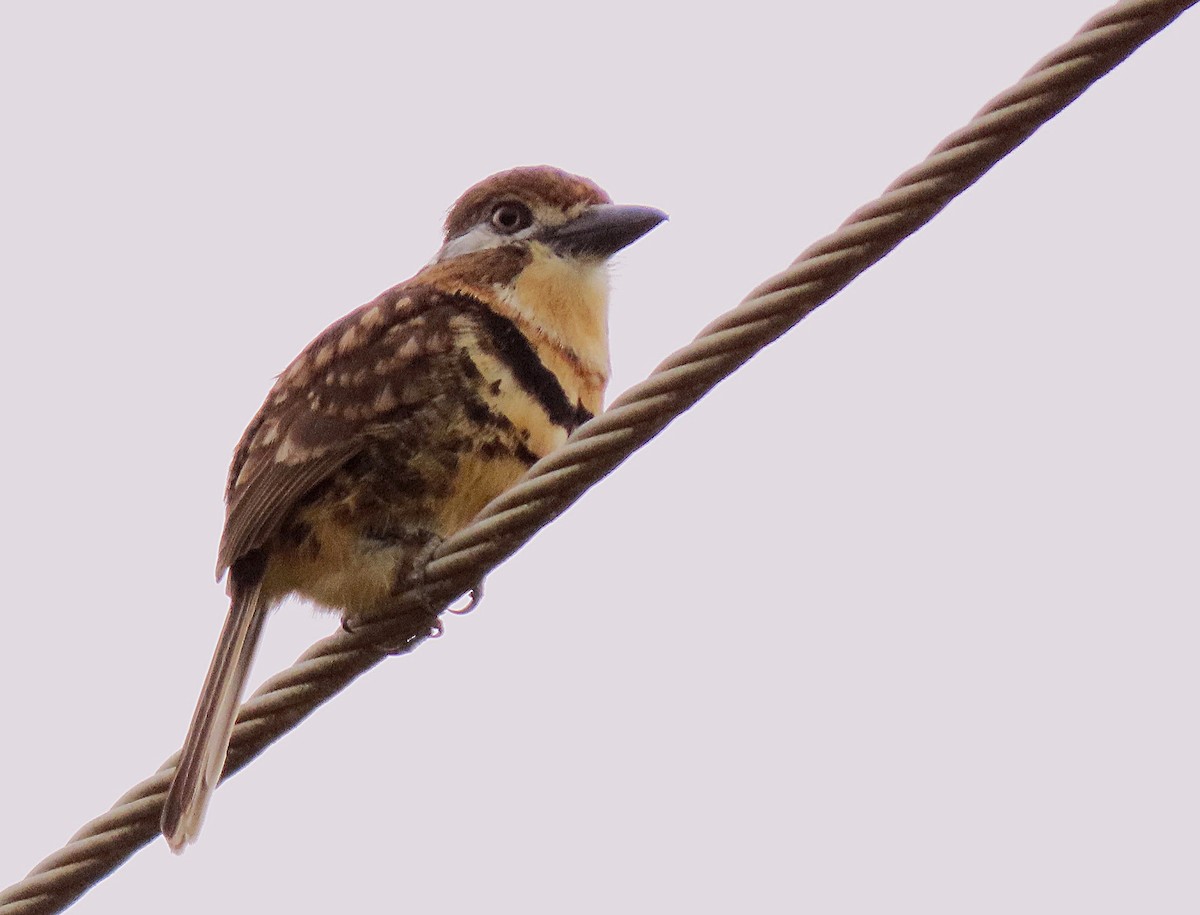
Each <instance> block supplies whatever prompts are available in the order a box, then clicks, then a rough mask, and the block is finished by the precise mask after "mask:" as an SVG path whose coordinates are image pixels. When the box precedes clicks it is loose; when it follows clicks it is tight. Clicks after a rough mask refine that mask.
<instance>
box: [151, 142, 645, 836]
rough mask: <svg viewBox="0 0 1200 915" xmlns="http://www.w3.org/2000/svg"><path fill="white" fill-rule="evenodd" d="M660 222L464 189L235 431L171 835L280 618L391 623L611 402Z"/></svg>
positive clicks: (601, 203) (196, 801)
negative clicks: (418, 586)
mask: <svg viewBox="0 0 1200 915" xmlns="http://www.w3.org/2000/svg"><path fill="white" fill-rule="evenodd" d="M666 218H667V216H666V214H665V213H663V212H662V211H661V210H658V209H655V208H653V207H647V206H633V205H617V204H614V203H613V202H612V199H611V198H610V197H609V195H608V194H607V193H605V192H604V191H603V190H601V188H600V187H599V186H598V185H596V184H595V183H594V182H592V181H591V180H589V179H587V178H583V177H580V176H578V175H573V174H570V173H568V172H565V171H562V170H560V169H558V168H554V167H551V166H548V165H539V166H525V167H519V168H513V169H509V170H507V171H503V172H500V173H498V174H495V175H492V176H491V177H489V178H485V179H484V180H483V181H480V182H479V183H477V184H475V185H473V186H472V187H470V188H468V189H467V191H466V192H465V193H463V194H462V196H461V197H459V198H458V200H457V202H455V203H454V205H453V206H452V207H451V208H450V210H449V212H448V215H447V217H446V220H445V225H444V230H445V239H444V243H443V244H442V246H441V248H440V249H439V250H438V252H437V253H436V255H435V256H434V257H433V259H432V260H431V261H430V262H429V263H428V264H427V265H426V266H425V267H423V268H422V269H421V270H419V271H418V272H417V273H416V274H415V275H414V276H412V277H411V278H410V279H408V280H405V281H404V282H402V283H400V284H398V285H396V286H393V287H392V288H390V289H388V290H386V291H385V292H383V293H381V294H380V295H379V296H378V297H376V298H375V299H374V300H372V301H370V302H368V303H367V304H365V305H363V306H362V307H360V308H358V309H356V310H354V311H352V312H350V313H349V314H348V315H346V316H345V317H343V318H341V319H340V320H338V321H336V322H335V323H333V324H332V325H331V326H330V327H328V328H327V329H326V330H325V331H323V332H322V333H321V334H319V335H318V336H317V338H316V339H315V340H313V341H312V342H311V343H310V344H309V345H308V346H307V347H305V348H304V350H303V351H302V352H301V353H300V355H298V356H297V357H296V358H295V360H293V361H292V363H291V364H290V365H289V366H288V367H287V368H286V369H285V370H284V371H283V372H282V374H280V375H279V376H278V378H277V379H276V381H275V384H274V385H273V387H272V388H271V389H270V391H269V392H268V394H267V396H266V400H265V401H264V403H263V405H262V407H261V408H260V409H259V411H258V413H257V414H256V415H255V416H254V418H253V419H252V420H251V422H250V424H249V426H248V427H247V428H246V431H245V433H244V434H243V435H242V438H241V440H240V441H239V443H238V445H237V447H236V449H235V451H234V457H233V461H232V464H231V466H230V470H229V478H228V482H227V485H226V490H225V504H226V514H225V526H224V530H223V532H222V535H221V542H220V546H219V549H218V560H217V578H218V580H220V579H221V577H222V576H225V577H226V591H227V593H228V596H229V611H228V614H227V616H226V619H225V623H224V626H223V628H222V630H221V634H220V637H219V640H218V643H217V647H216V650H215V652H214V654H213V658H212V662H211V664H210V666H209V669H208V673H207V675H206V677H205V680H204V685H203V688H202V690H201V693H200V698H199V700H198V702H197V704H196V710H195V713H194V714H193V717H192V720H191V724H190V726H189V728H188V732H187V736H186V738H185V740H184V743H183V748H182V750H181V751H180V757H179V762H178V764H177V766H176V769H175V774H174V776H173V779H172V781H171V786H170V789H169V790H168V793H167V796H166V799H165V802H164V806H163V811H162V818H161V822H160V827H161V831H162V834H163V836H164V837H165V838H166V840H167V843H168V844H169V846H170V847H171V850H172V851H174V852H176V853H179V852H182V851H183V850H184V848H185V847H186V846H187V845H188V844H190V843H191V842H194V841H195V839H196V836H197V834H198V833H199V830H200V827H201V825H202V822H203V819H204V815H205V812H206V809H207V806H208V802H209V800H210V798H211V795H212V792H213V790H214V789H215V788H216V785H217V782H218V781H219V780H220V777H221V773H222V770H223V769H224V765H225V757H226V752H227V750H228V747H229V741H230V737H231V734H232V731H233V724H234V721H235V719H236V717H237V708H238V705H239V703H240V700H241V695H242V692H243V690H244V688H245V685H246V679H247V676H248V674H249V671H250V666H251V663H252V661H253V659H254V653H255V647H256V645H257V643H258V641H259V638H260V636H261V634H262V631H263V624H264V622H265V621H266V618H267V616H268V614H269V612H270V611H271V610H272V609H273V608H274V607H275V606H277V605H278V604H279V603H280V602H281V601H282V600H283V599H284V598H286V597H288V596H290V595H297V596H299V597H301V598H304V599H307V600H308V601H309V602H311V603H312V604H313V605H315V606H316V607H317V608H318V609H324V610H329V611H332V612H336V613H339V614H341V616H342V622H343V625H344V626H347V627H351V626H352V625H353V623H354V621H355V620H356V619H363V618H375V617H377V616H379V615H383V614H386V613H387V612H388V609H389V603H390V602H392V603H394V602H395V601H396V599H397V595H398V594H399V593H400V592H402V591H403V590H404V589H405V588H406V587H409V586H411V585H412V583H413V582H414V580H416V579H417V578H419V574H420V570H421V567H422V565H423V564H424V562H426V561H427V560H428V558H429V556H430V555H431V553H432V551H433V550H434V549H435V548H436V546H437V545H438V544H440V543H441V542H442V541H443V540H444V539H445V538H447V537H449V536H450V535H451V534H453V533H454V532H455V531H457V530H459V529H461V528H462V527H464V526H465V525H466V524H467V523H469V522H470V521H471V519H472V518H473V517H474V516H475V515H476V514H477V513H478V512H479V510H480V509H482V508H483V507H484V506H485V505H486V504H487V503H488V502H489V501H491V500H492V499H493V498H495V497H496V496H497V495H499V494H500V493H501V492H503V491H504V490H505V489H507V488H508V487H510V486H512V485H513V483H515V482H516V481H517V480H518V479H519V478H520V477H521V476H522V475H523V474H524V473H525V471H526V470H528V469H529V467H530V466H531V465H532V464H533V463H534V462H535V461H537V460H538V459H539V458H541V457H544V456H545V455H547V454H548V453H550V452H551V451H553V450H554V449H555V448H557V447H559V446H560V445H562V444H563V442H565V441H566V439H567V436H568V435H569V434H570V433H571V432H572V431H573V430H574V429H576V428H577V427H578V426H580V425H581V424H582V423H584V422H586V421H587V420H588V419H590V418H591V417H592V416H593V415H595V414H596V413H598V412H599V411H600V410H601V408H602V406H603V399H604V392H605V388H606V386H607V383H608V376H609V370H610V369H609V349H608V269H607V268H608V263H609V259H610V258H611V257H612V255H614V254H615V253H616V252H618V251H620V250H621V249H623V248H625V247H626V246H627V245H629V244H631V243H633V242H634V241H636V240H637V239H639V238H641V237H642V236H643V235H645V234H646V233H647V232H649V231H650V230H651V229H653V228H654V227H655V226H657V225H659V224H660V223H661V222H662V221H663V220H665V219H666Z"/></svg>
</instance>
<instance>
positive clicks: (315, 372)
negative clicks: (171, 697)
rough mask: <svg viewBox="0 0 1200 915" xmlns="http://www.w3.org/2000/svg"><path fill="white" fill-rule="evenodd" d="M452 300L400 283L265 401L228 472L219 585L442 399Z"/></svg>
mask: <svg viewBox="0 0 1200 915" xmlns="http://www.w3.org/2000/svg"><path fill="white" fill-rule="evenodd" d="M449 301H450V300H449V298H448V297H446V296H444V295H443V294H442V293H440V292H438V291H437V290H436V289H433V288H431V287H428V286H421V285H413V284H411V283H402V284H401V285H399V286H396V287H394V288H392V289H389V290H388V291H387V292H385V293H383V294H382V295H380V296H379V297H378V298H377V299H375V300H374V301H372V302H368V303H367V304H366V305H364V306H362V307H361V308H359V309H358V310H356V311H353V312H351V313H350V314H348V315H346V317H344V318H342V319H341V320H340V321H338V322H336V323H335V324H333V325H332V326H330V327H329V328H328V329H327V330H325V331H324V332H323V333H322V334H321V335H320V336H319V337H317V339H316V340H314V341H313V342H312V343H310V344H309V345H308V346H307V347H306V348H305V350H304V352H302V353H301V354H300V355H299V356H297V357H296V359H295V361H293V362H292V364H291V365H290V366H288V368H287V370H286V371H285V372H284V373H283V374H282V375H280V376H279V380H278V381H277V382H276V384H275V386H274V387H273V388H272V389H271V392H270V393H269V394H268V395H267V399H266V402H265V403H264V404H263V406H262V407H261V409H260V410H259V411H258V414H257V415H256V416H255V418H254V420H253V421H252V422H251V423H250V426H249V427H248V428H247V429H246V432H245V434H244V435H243V436H242V440H241V442H240V443H239V444H238V447H237V451H236V453H235V454H234V459H233V465H232V466H231V467H230V470H229V485H228V488H227V490H226V493H225V501H226V515H225V531H224V533H223V534H222V536H221V547H220V551H219V555H218V559H217V576H218V578H219V577H220V576H221V575H223V574H224V572H225V571H226V570H227V569H228V568H229V567H230V566H231V565H233V563H234V562H236V561H237V560H238V559H240V558H241V557H243V556H245V555H246V554H247V553H249V552H250V551H251V550H254V549H257V548H258V547H260V546H262V545H263V544H265V543H266V542H267V541H268V540H270V538H271V537H273V536H274V535H275V534H276V533H278V532H279V530H280V528H281V526H282V525H283V524H284V522H285V521H286V519H287V517H288V514H289V512H290V511H291V510H292V509H293V507H294V506H295V505H296V504H297V503H298V502H299V501H300V500H302V499H303V498H304V496H305V495H306V494H307V493H309V492H310V491H311V490H312V489H313V487H315V486H317V485H318V484H319V483H321V482H322V481H323V480H325V479H327V478H328V477H329V476H330V475H331V474H333V473H334V472H336V471H337V470H338V468H340V467H342V466H343V465H344V464H345V463H346V462H347V461H349V460H350V459H351V458H352V457H354V455H356V454H357V453H359V451H360V450H361V449H362V448H363V446H364V444H365V443H366V442H367V441H368V440H369V438H370V435H371V433H372V430H377V429H379V428H380V427H381V425H382V424H386V423H387V422H388V421H389V418H391V417H393V416H394V415H395V414H397V413H398V412H399V411H402V410H407V409H411V408H412V407H413V406H414V405H415V404H418V403H421V402H422V401H423V400H426V399H428V398H429V397H431V396H434V395H435V394H436V393H437V390H438V373H439V371H440V365H441V363H444V362H445V359H444V358H441V357H444V355H445V354H446V353H448V352H450V350H451V348H452V347H453V345H454V333H453V328H452V327H451V321H452V318H453V315H454V309H453V307H452V306H451V305H450V304H449Z"/></svg>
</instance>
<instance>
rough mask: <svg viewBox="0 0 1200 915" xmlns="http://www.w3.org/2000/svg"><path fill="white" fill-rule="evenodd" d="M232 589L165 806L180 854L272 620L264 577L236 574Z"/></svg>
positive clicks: (164, 823) (211, 785) (219, 766)
mask: <svg viewBox="0 0 1200 915" xmlns="http://www.w3.org/2000/svg"><path fill="white" fill-rule="evenodd" d="M231 574H232V573H231ZM231 585H232V586H231V591H232V594H231V602H230V606H229V615H228V616H226V617H225V626H224V628H223V629H222V630H221V638H220V641H218V642H217V650H216V652H215V653H214V654H213V659H212V664H210V665H209V668H208V675H207V676H206V677H205V678H204V689H203V690H201V692H200V700H199V701H198V702H197V703H196V712H195V714H194V715H192V723H191V725H190V726H189V727H188V733H187V738H186V739H185V740H184V742H183V751H182V752H181V753H180V756H179V766H178V767H177V768H176V769H175V779H174V781H172V782H171V790H170V791H168V792H167V800H166V802H165V803H164V805H163V813H162V820H161V822H160V828H161V829H162V834H163V835H164V836H166V839H167V843H168V844H169V845H170V846H171V851H173V852H175V853H176V854H179V853H180V852H182V851H183V849H184V848H185V847H186V846H187V845H188V844H189V843H191V842H194V841H195V840H196V835H197V834H198V833H199V832H200V825H201V823H203V822H204V811H205V809H206V808H207V807H208V799H209V798H210V797H211V796H212V793H213V790H214V789H215V788H216V787H217V782H218V781H220V779H221V772H222V770H223V769H224V768H225V752H226V751H227V750H228V749H229V738H230V736H231V735H232V734H233V723H234V721H235V720H236V718H237V710H238V704H239V701H240V699H241V696H242V691H243V690H244V689H245V687H246V678H247V676H248V675H249V673H250V665H251V663H252V662H253V661H254V650H255V648H256V647H257V645H258V639H259V636H260V635H261V634H262V627H263V622H264V621H265V620H266V616H267V607H266V606H264V601H263V600H262V582H261V579H260V578H258V577H257V576H256V578H255V581H254V582H253V583H252V584H245V585H243V586H239V582H238V580H237V577H236V576H233V579H232V583H231Z"/></svg>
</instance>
